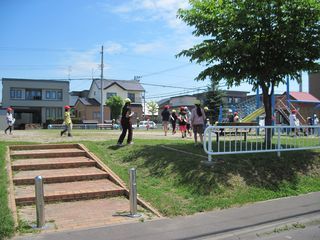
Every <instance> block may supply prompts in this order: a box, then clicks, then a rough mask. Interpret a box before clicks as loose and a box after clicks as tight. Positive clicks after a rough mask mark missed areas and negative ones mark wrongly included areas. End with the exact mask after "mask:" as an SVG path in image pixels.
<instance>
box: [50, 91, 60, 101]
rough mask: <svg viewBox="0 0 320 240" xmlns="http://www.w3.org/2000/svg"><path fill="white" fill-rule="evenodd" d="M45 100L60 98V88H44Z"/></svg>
mask: <svg viewBox="0 0 320 240" xmlns="http://www.w3.org/2000/svg"><path fill="white" fill-rule="evenodd" d="M46 99H47V100H62V90H46Z"/></svg>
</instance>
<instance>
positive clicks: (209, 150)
mask: <svg viewBox="0 0 320 240" xmlns="http://www.w3.org/2000/svg"><path fill="white" fill-rule="evenodd" d="M211 133H212V131H211V129H209V131H208V152H212V134H211ZM218 134H219V133H218ZM208 162H212V155H211V154H208Z"/></svg>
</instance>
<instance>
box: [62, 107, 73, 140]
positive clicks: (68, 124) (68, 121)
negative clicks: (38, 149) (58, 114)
mask: <svg viewBox="0 0 320 240" xmlns="http://www.w3.org/2000/svg"><path fill="white" fill-rule="evenodd" d="M70 109H71V107H70V106H69V105H66V106H64V122H63V124H64V129H63V130H62V131H61V132H60V136H61V137H62V136H63V134H64V133H65V132H67V131H68V137H72V135H71V130H72V120H71V116H70Z"/></svg>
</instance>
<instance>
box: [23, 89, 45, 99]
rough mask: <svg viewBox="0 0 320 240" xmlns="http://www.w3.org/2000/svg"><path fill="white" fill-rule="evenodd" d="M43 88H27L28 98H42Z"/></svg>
mask: <svg viewBox="0 0 320 240" xmlns="http://www.w3.org/2000/svg"><path fill="white" fill-rule="evenodd" d="M41 99H42V92H41V89H26V100H41Z"/></svg>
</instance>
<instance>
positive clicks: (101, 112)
mask: <svg viewBox="0 0 320 240" xmlns="http://www.w3.org/2000/svg"><path fill="white" fill-rule="evenodd" d="M100 94H101V104H100V116H101V123H103V45H102V46H101V93H100Z"/></svg>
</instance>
